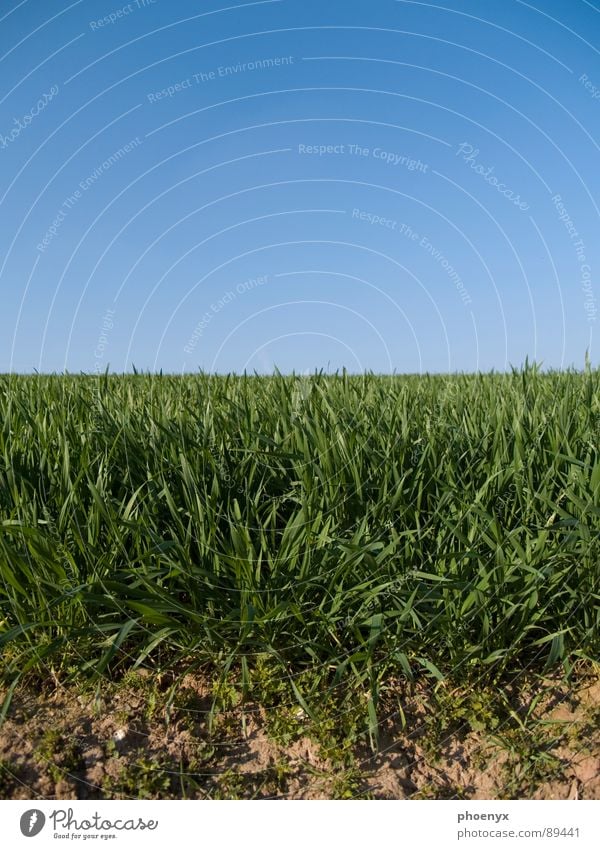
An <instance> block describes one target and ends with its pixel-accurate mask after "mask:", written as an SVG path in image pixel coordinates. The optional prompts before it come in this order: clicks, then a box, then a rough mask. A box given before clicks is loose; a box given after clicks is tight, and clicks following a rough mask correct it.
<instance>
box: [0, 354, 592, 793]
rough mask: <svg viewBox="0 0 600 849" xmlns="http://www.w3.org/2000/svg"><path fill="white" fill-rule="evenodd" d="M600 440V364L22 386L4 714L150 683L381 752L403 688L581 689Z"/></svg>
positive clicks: (7, 444)
mask: <svg viewBox="0 0 600 849" xmlns="http://www.w3.org/2000/svg"><path fill="white" fill-rule="evenodd" d="M599 445H600V371H597V370H592V369H590V368H587V369H586V370H585V371H584V372H583V373H582V372H575V371H572V372H556V373H554V372H548V373H543V372H541V371H540V370H539V369H538V368H537V367H535V366H533V367H532V366H526V367H525V368H524V369H522V370H519V371H517V370H515V371H513V372H512V373H510V374H489V375H472V376H469V375H455V376H420V377H417V376H414V377H413V376H407V377H385V376H375V375H366V376H348V375H345V374H343V375H336V376H326V375H323V374H320V375H319V374H316V375H314V376H312V377H294V376H281V375H275V376H273V377H215V376H205V375H199V376H193V377H192V376H184V377H171V376H162V375H160V376H158V375H157V376H149V375H133V376H108V375H104V376H100V377H85V376H80V377H77V376H48V377H44V376H28V377H19V376H5V377H0V650H1V652H2V659H3V663H2V672H1V676H2V677H1V683H2V689H3V693H4V696H5V699H4V710H3V714H2V716H3V717H10V715H11V714H10V712H11V710H12V709H13V708H12V707H11V697H12V698H13V701H14V699H16V698H17V696H18V694H19V693H20V692H21V690H22V689H23V688H27V687H34V688H35V687H44V686H48V682H50V683H51V684H52V686H61V687H78V688H80V692H88V690H86V688H94V687H96V688H98V687H99V686H101V687H106V688H110V687H113V686H117V685H118V682H123V681H125V682H129V684H131V681H132V680H133V678H132V676H135V674H136V670H145V671H147V670H150V675H151V677H155V679H156V681H164V680H165V676H167V677H168V679H169V682H170V683H169V687H168V688H167V689H165V688H164V687H163V688H162V690H161V692H163V691H164V692H163V695H162V696H161V697H160V698H161V699H163V701H164V703H165V705H166V706H167V708H169V707H170V706H171V707H172V706H173V705H175V706H176V705H177V699H178V698H179V696H178V695H177V693H181V692H185V689H186V685H185V682H186V681H189V680H190V678H189V676H194V675H196V676H202V677H203V678H204V679H205V680H207V681H210V682H211V683H210V687H209V692H208V696H209V698H208V702H207V703H206V711H205V713H206V715H207V717H208V728H209V730H210V729H212V728H213V726H214V727H215V728H216V727H218V725H219V721H221V720H220V718H221V719H222V717H223V716H226V715H227V711H228V710H229V709H232V708H233V707H234V706H237V707H238V708H239V706H240V705H243V704H249V703H252V704H255V705H258V707H260V706H261V705H263V706H264V705H268V706H269V710H271V709H272V710H273V711H275V709H276V708H277V711H275V713H274V714H271V716H275V714H276V715H277V722H278V723H279V726H281V727H283V726H285V722H286V721H288V722H289V723H291V725H292V726H293V720H292V719H291V717H292V718H293V717H302V718H303V721H306V722H308V723H317V724H320V727H321V729H327V728H329V729H330V731H329V732H327V731H323V730H322V731H321V734H323V733H325V734H326V733H330V736H331V738H332V739H334V738H335V737H336V734H335V730H336V723H337V725H338V726H340V727H341V725H344V723H346V725H344V727H345V728H347V729H351V731H352V734H353V735H355V737H356V738H357V739H358V738H360V739H363V737H364V741H365V744H366V745H368V747H369V748H370V751H377V750H378V747H380V745H381V740H380V737H381V734H382V732H383V729H384V726H385V721H384V720H385V718H386V717H389V715H390V713H389V712H390V702H389V693H390V691H391V687H392V682H393V686H394V687H409V688H413V692H414V688H419V687H423V686H425V687H429V688H437V689H436V692H437V693H438V694H439V693H440V692H442V691H444V692H447V689H446V690H444V687H446V688H447V686H448V682H451V683H452V687H456V686H458V687H460V688H462V690H461V692H463V694H466V693H468V692H469V691H472V692H477V693H489V691H490V688H492V691H494V692H500V690H502V688H504V687H506V686H508V685H509V684H510V683H511V682H513V683H514V682H515V681H517V680H522V681H525V680H526V679H527V680H529V679H530V677H531V676H532V675H533V676H538V678H539V680H541V679H542V677H544V676H545V677H546V678H548V676H550V677H552V676H553V677H554V680H556V676H559V678H560V679H561V680H562V681H563V682H564V681H568V680H570V678H572V677H573V676H574V675H577V674H578V670H582V669H585V670H587V671H589V669H592V668H593V665H594V663H595V661H596V659H597V658H598V651H599V648H600V604H599V601H600V594H599V578H600V557H599V553H600V456H599ZM586 674H587V672H586ZM144 680H146V679H144ZM136 686H137V685H136ZM144 686H146V687H147V686H148V684H147V682H146V683H145V684H144ZM440 688H441V689H440ZM97 691H98V690H97V689H96V692H97ZM89 692H91V690H89ZM111 692H112V691H111ZM205 695H206V694H205ZM461 699H463V701H461ZM464 699H466V701H465V700H464ZM484 701H485V700H484ZM455 703H459V704H461V705H462V708H460V710H458V713H457V717H458V718H459V719H464V718H465V717H467V718H468V717H469V716H471V714H481V715H482V716H483V715H486V710H487V711H488V714H489V716H496V715H497V711H496V708H494V709H493V710H492V709H491V708H489V709H488V708H485V707H481V709H479V708H477V707H473V705H472V704H471V703H470V702H469V699H468V698H467V696H466V695H464V698H463V696H461V698H460V699H458V700H456V699H455ZM334 704H335V708H332V707H331V705H334ZM284 706H285V710H283V707H284ZM180 707H181V704H180ZM184 707H185V706H184ZM188 707H189V706H188ZM279 708H281V710H280V709H279ZM190 709H191V710H194V708H190ZM452 709H453V710H454V708H452ZM398 710H399V711H400V713H402V709H401V708H400V709H398V708H396V713H397V712H398ZM510 710H513V709H512V708H510V709H509V708H507V711H509V713H510ZM324 711H329V713H324ZM461 711H462V712H461ZM513 712H514V711H513ZM334 715H335V716H336V717H338V718H337V720H336V722H334V723H333V725H331V723H330V725H328V724H327V721H326V719H327V717H329V719H331V717H333V716H334ZM508 715H509V714H507V716H508ZM340 716H343V717H344V720H343V721H342V720H341V719H339V717H340ZM455 718H456V717H455ZM346 720H347V722H346ZM472 724H473V723H471V725H472ZM484 725H485V722H484ZM279 726H278V727H279ZM280 730H281V728H280ZM284 732H285V728H284ZM284 732H281V733H283V734H284V738H285V733H287V732H285V733H284ZM294 733H295V732H293V731H290V734H291V735H292V737H293V735H294ZM348 733H350V732H348ZM326 742H327V741H326V740H324V739H321V741H320V745H325V746H326ZM0 755H1V752H0ZM0 766H1V761H0ZM138 785H139V782H138ZM138 785H135V786H138ZM124 792H126V791H124ZM162 792H166V791H164V789H163V790H161V789H160V787H159V788H157V789H156V791H155V795H160V794H161V793H162ZM236 792H237V791H235V789H234V790H233V791H231V793H230V795H235V793H236ZM0 795H1V793H0ZM242 795H243V793H242ZM334 795H335V794H334ZM341 795H344V794H343V793H342V794H341Z"/></svg>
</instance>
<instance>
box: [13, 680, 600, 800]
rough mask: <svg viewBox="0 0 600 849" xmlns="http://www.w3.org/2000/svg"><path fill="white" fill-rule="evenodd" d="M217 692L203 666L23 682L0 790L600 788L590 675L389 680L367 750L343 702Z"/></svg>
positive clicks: (246, 793)
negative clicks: (474, 684) (221, 697)
mask: <svg viewBox="0 0 600 849" xmlns="http://www.w3.org/2000/svg"><path fill="white" fill-rule="evenodd" d="M1 695H2V694H1V693H0V696H1ZM500 695H501V696H502V697H501V698H500ZM214 701H215V700H214V688H211V686H210V685H209V684H208V683H207V682H206V681H205V680H203V679H202V678H199V677H197V678H196V677H193V676H188V677H186V678H185V679H184V680H183V681H182V682H181V683H180V686H179V687H178V688H177V690H176V691H175V692H173V691H172V690H171V689H170V684H169V682H168V681H163V680H158V681H157V680H154V679H153V678H152V680H151V676H149V675H148V674H146V675H144V673H143V672H142V673H140V674H139V675H130V676H128V677H127V678H126V679H125V681H124V682H121V683H120V684H118V685H114V684H108V683H104V684H102V686H100V687H98V688H96V689H93V688H91V689H90V688H88V690H87V691H86V690H81V689H76V688H73V687H61V686H52V687H50V686H48V687H46V688H45V689H44V688H42V689H40V688H31V689H29V690H22V691H20V692H17V694H16V695H15V697H14V699H13V702H12V705H11V708H10V710H9V713H8V716H7V719H6V721H5V722H4V724H3V725H2V726H1V727H0V798H4V799H9V798H10V799H61V800H67V799H100V798H102V799H113V798H116V799H119V798H120V799H123V798H163V799H164V798H190V799H209V798H213V799H214V798H217V799H224V798H226V799H235V798H248V799H249V798H291V799H329V798H363V799H426V798H428V799H456V798H459V799H507V798H508V799H511V798H531V799H598V798H600V727H599V725H600V723H599V720H600V680H598V678H597V677H590V676H588V677H586V678H585V679H584V680H581V681H580V682H579V683H578V685H577V686H576V687H574V686H573V685H571V686H570V687H567V686H566V685H565V684H561V683H559V682H558V681H552V680H545V681H540V680H536V681H535V682H525V683H521V684H520V686H519V688H518V689H517V688H516V687H512V688H511V687H507V688H506V689H505V690H503V692H502V694H500V693H498V698H497V699H496V698H494V696H493V695H492V696H490V694H489V692H488V693H487V694H484V695H483V696H482V695H477V696H476V697H473V695H472V694H470V693H465V692H461V691H459V690H452V689H450V688H445V689H444V688H441V689H440V688H438V689H437V691H436V692H435V693H433V691H432V690H431V689H427V688H426V687H425V686H412V687H411V688H410V689H409V688H407V687H406V685H402V686H401V685H400V684H398V685H394V684H393V683H391V684H390V685H389V686H388V687H387V688H386V689H385V692H384V696H383V697H382V700H381V703H380V705H379V714H380V717H382V719H381V722H380V728H379V736H378V740H377V747H376V751H375V752H374V751H373V747H372V745H369V739H368V736H365V735H362V734H361V733H358V734H349V733H344V734H341V735H340V734H337V733H336V728H340V727H345V726H346V725H347V726H348V727H350V724H348V723H346V722H345V720H346V719H347V717H345V716H342V715H340V716H331V715H330V716H329V717H328V718H327V719H323V720H322V721H321V722H318V721H317V722H315V720H311V719H309V718H308V717H307V716H306V714H304V711H303V710H302V709H300V708H299V707H298V706H297V705H291V704H290V705H278V706H277V707H273V708H271V709H265V708H264V707H261V706H259V705H256V704H253V703H252V702H250V701H247V702H243V703H238V704H229V705H225V706H223V703H222V702H221V704H220V707H219V709H218V710H217V711H216V712H215V710H214ZM231 701H233V702H235V699H233V700H231ZM500 702H502V705H503V707H502V709H500V708H499V707H498V705H499V703H500ZM328 723H329V724H328Z"/></svg>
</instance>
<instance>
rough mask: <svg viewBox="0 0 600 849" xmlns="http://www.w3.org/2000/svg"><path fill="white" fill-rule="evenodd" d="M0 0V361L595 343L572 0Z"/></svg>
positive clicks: (594, 83) (588, 96)
mask: <svg viewBox="0 0 600 849" xmlns="http://www.w3.org/2000/svg"><path fill="white" fill-rule="evenodd" d="M0 10H1V11H0V34H1V39H0V73H1V76H0V79H1V85H0V208H1V210H2V223H3V226H2V231H1V236H0V285H1V287H2V305H3V308H2V314H1V319H0V322H1V324H0V330H1V333H0V370H1V371H17V372H22V371H25V372H29V371H32V370H33V369H37V370H39V371H45V372H54V371H63V370H65V369H66V370H69V371H71V372H80V371H83V372H87V373H95V372H99V371H104V370H105V369H106V368H110V369H111V370H112V371H117V372H121V371H127V370H130V369H131V366H132V364H135V365H136V367H137V368H138V369H150V370H158V369H163V370H164V371H171V372H181V371H187V372H191V371H197V370H198V369H204V370H206V371H216V372H229V371H235V372H241V371H244V370H245V369H246V370H248V371H253V370H256V371H259V372H270V371H271V370H272V369H273V368H274V367H275V366H277V367H278V368H279V369H280V370H282V371H291V370H296V371H300V372H302V371H312V370H314V369H315V368H324V369H329V370H335V369H339V368H342V367H346V368H348V369H349V370H350V371H357V372H360V371H363V370H373V371H377V372H392V371H397V372H424V371H475V370H484V371H487V370H489V369H492V368H494V369H497V370H503V369H506V368H508V367H509V366H510V365H511V364H514V365H518V364H520V363H521V362H523V361H524V360H525V357H526V356H528V357H529V359H530V360H531V359H536V360H538V361H542V362H543V363H544V364H545V365H546V366H551V367H557V368H558V367H568V366H571V365H575V366H577V367H581V366H582V365H583V361H584V356H585V351H586V349H587V350H589V351H590V353H591V357H592V361H593V362H596V363H597V362H598V356H597V353H598V350H597V349H598V342H597V339H596V337H597V335H598V331H597V330H596V325H597V324H598V323H599V322H600V280H599V279H598V274H597V272H598V267H599V264H600V255H599V245H598V237H597V234H598V223H599V220H598V219H599V209H598V203H599V192H598V181H599V176H598V175H599V174H600V169H599V168H598V151H599V148H598V144H599V140H600V133H599V132H598V130H599V118H600V61H599V58H600V53H599V47H600V39H599V38H598V35H599V34H600V12H599V11H598V7H597V6H596V7H595V5H594V4H593V3H591V2H587V0H545V2H542V0H537V2H536V3H527V2H521V0H502V2H481V0H480V1H479V2H475V1H474V0H465V2H459V0H442V2H440V3H439V4H437V3H420V2H408V0H399V2H398V1H397V0H372V2H370V3H367V2H358V0H357V2H341V0H340V2H328V3H323V2H313V0H308V1H307V0H271V2H254V3H244V4H235V3H233V2H231V3H230V5H228V4H227V3H226V2H224V0H221V2H220V3H219V2H218V0H214V2H213V0H208V2H200V3H198V2H196V3H192V2H183V0H179V1H178V2H170V3H169V2H167V0H155V2H154V3H151V2H150V0H134V2H132V3H128V4H127V3H122V2H121V0H117V2H112V0H110V2H93V3H92V2H88V0H80V2H75V3H69V2H60V1H59V0H50V2H47V3H43V4H41V3H36V2H34V0H24V2H17V3H4V2H3V3H2V4H1V5H0Z"/></svg>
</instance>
